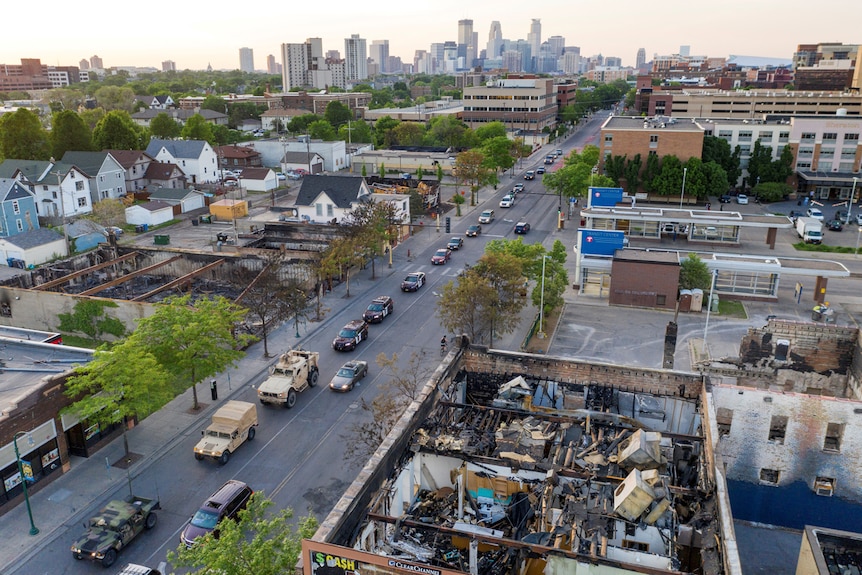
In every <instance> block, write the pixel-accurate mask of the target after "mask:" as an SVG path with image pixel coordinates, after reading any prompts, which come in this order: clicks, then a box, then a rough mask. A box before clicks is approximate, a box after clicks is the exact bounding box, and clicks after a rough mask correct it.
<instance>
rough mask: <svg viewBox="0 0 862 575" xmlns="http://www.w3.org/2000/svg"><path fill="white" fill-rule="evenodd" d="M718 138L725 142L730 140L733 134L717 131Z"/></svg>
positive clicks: (728, 131)
mask: <svg viewBox="0 0 862 575" xmlns="http://www.w3.org/2000/svg"><path fill="white" fill-rule="evenodd" d="M718 137H719V138H724V139H725V140H730V139H731V138H733V132H731V131H730V130H719V131H718Z"/></svg>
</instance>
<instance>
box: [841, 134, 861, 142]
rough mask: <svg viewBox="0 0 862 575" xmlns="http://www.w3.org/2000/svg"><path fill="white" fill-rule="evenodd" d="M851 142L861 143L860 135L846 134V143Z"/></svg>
mask: <svg viewBox="0 0 862 575" xmlns="http://www.w3.org/2000/svg"><path fill="white" fill-rule="evenodd" d="M851 140H852V141H854V142H858V141H859V134H844V141H845V142H850V141H851Z"/></svg>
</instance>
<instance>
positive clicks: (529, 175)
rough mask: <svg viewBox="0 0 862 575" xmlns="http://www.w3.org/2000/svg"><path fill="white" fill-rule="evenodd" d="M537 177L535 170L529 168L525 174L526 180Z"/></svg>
mask: <svg viewBox="0 0 862 575" xmlns="http://www.w3.org/2000/svg"><path fill="white" fill-rule="evenodd" d="M535 178H536V172H534V171H533V170H527V172H526V173H525V174H524V179H525V180H533V179H535Z"/></svg>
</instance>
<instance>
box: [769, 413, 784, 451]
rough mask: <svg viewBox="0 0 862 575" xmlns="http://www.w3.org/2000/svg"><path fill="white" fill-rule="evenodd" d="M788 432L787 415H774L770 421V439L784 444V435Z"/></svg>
mask: <svg viewBox="0 0 862 575" xmlns="http://www.w3.org/2000/svg"><path fill="white" fill-rule="evenodd" d="M786 433H787V416H786V415H773V416H772V421H770V422H769V441H774V442H775V443H780V444H782V445H783V444H784V435H785V434H786Z"/></svg>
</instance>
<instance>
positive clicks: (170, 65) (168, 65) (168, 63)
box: [162, 60, 177, 72]
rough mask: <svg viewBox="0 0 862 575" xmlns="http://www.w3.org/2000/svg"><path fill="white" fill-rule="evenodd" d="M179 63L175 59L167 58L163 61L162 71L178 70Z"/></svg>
mask: <svg viewBox="0 0 862 575" xmlns="http://www.w3.org/2000/svg"><path fill="white" fill-rule="evenodd" d="M176 71H177V63H176V62H174V61H173V60H165V61H164V62H162V72H176Z"/></svg>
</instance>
